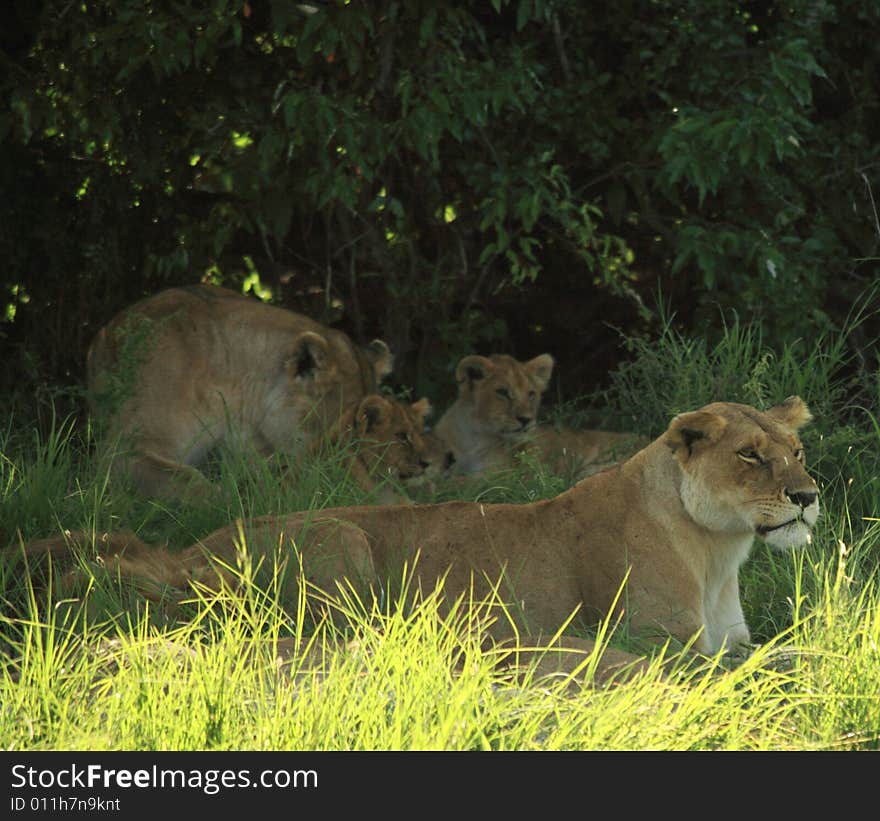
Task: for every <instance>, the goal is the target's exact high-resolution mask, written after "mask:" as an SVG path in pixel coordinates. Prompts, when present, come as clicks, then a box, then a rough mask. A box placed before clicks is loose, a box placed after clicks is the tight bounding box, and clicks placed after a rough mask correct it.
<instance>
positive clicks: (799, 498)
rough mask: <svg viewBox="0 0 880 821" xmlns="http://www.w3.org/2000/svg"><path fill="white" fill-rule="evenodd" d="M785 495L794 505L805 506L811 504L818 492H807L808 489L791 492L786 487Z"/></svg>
mask: <svg viewBox="0 0 880 821" xmlns="http://www.w3.org/2000/svg"><path fill="white" fill-rule="evenodd" d="M785 495H786V496H787V497H788V498H789V499H791V501H792V502H794V503H795V504H796V505H800V506H801V507H802V508H807V507H809V506H810V505H811V504H813V502H815V501H816V497H817V496H818V495H819V494H818V493H815V492H809V491H807V492H801V493H792V492H791V491H789V490H787V489H786V491H785Z"/></svg>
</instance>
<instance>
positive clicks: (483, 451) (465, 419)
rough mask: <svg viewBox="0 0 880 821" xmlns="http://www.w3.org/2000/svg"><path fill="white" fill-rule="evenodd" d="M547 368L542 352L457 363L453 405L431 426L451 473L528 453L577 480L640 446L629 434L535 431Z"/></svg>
mask: <svg viewBox="0 0 880 821" xmlns="http://www.w3.org/2000/svg"><path fill="white" fill-rule="evenodd" d="M553 366H554V361H553V357H552V356H551V355H550V354H546V353H545V354H541V355H540V356H536V357H535V358H534V359H530V360H529V361H528V362H519V361H518V360H516V359H514V358H513V357H512V356H507V355H506V354H493V355H492V356H488V357H486V356H473V355H472V356H466V357H464V359H462V360H461V361H460V362H459V363H458V367H457V368H456V371H455V378H456V380H457V382H458V398H457V399H456V400H455V402H454V403H453V405H452V406H451V407H450V408H449V409H448V410H447V411H446V413H444V414H443V416H442V417H441V418H440V421H439V422H438V423H437V425H436V427H435V432H436V434H437V435H438V436H439V437H440V438H441V439H442V440H443V441H444V442H445V443H446V445H447V447H448V448H449V450H450V452H451V454H452V458H453V459H454V465H453V467H454V469H455V471H456V472H459V473H464V474H480V473H484V472H486V471H487V470H493V469H499V468H505V467H510V466H512V465H513V464H514V461H515V457H516V456H517V455H520V454H531V455H534V456H537V457H538V459H539V460H540V461H541V462H544V463H545V464H547V465H548V466H549V467H552V468H553V469H554V470H556V471H557V472H564V473H567V474H571V475H574V476H575V477H577V478H582V477H583V476H587V475H589V474H590V473H595V472H597V471H599V470H603V469H604V468H606V467H609V466H610V465H612V464H614V463H616V462H618V461H620V460H621V459H624V458H626V457H628V456H630V455H632V454H633V453H635V451H636V450H638V449H639V448H640V447H642V446H644V445H645V444H647V440H646V439H642V438H640V437H637V436H635V435H633V434H629V433H613V432H610V431H601V430H572V429H570V428H557V427H555V426H553V425H546V424H536V419H537V415H538V408H539V406H540V403H541V396H542V395H543V393H544V391H545V390H546V389H547V385H548V384H549V382H550V376H551V375H552V373H553Z"/></svg>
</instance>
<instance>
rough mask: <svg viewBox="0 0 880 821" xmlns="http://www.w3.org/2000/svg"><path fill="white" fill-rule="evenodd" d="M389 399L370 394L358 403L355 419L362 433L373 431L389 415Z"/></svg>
mask: <svg viewBox="0 0 880 821" xmlns="http://www.w3.org/2000/svg"><path fill="white" fill-rule="evenodd" d="M388 409H389V408H388V400H387V399H384V398H383V397H381V396H379V395H378V394H370V395H369V396H366V397H364V398H363V399H362V400H361V403H360V405H358V409H357V414H356V415H355V421H356V422H357V428H358V431H360V433H362V434H363V433H372V432H373V431H374V430H375V429H376V428H377V427H378V426H379V424H380V423H381V422H382V420H383V419H385V417H386V416H387V415H388Z"/></svg>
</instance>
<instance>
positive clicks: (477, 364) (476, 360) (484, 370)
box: [455, 356, 495, 387]
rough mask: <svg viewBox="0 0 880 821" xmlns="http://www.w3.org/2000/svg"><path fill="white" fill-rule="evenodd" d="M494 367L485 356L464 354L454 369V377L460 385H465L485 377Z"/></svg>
mask: <svg viewBox="0 0 880 821" xmlns="http://www.w3.org/2000/svg"><path fill="white" fill-rule="evenodd" d="M494 368H495V366H494V365H493V364H492V360H491V359H487V358H486V357H485V356H466V357H464V359H462V360H461V362H459V363H458V367H457V368H456V369H455V379H456V381H457V382H458V383H459V385H460V386H461V387H465V385H472V384H473V383H474V382H477V381H479V380H480V379H485V378H486V377H487V376H488V375H489V374H490V373H492V371H493V369H494Z"/></svg>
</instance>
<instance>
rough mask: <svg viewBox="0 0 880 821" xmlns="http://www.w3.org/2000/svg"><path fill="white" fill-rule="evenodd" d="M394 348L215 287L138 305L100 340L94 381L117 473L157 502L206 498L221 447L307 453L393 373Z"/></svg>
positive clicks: (95, 346)
mask: <svg viewBox="0 0 880 821" xmlns="http://www.w3.org/2000/svg"><path fill="white" fill-rule="evenodd" d="M391 366H392V356H391V353H390V351H389V350H388V346H387V345H386V344H385V343H384V342H382V341H380V340H375V341H374V342H372V343H371V344H370V345H369V347H367V348H366V349H362V348H360V347H358V346H356V345H355V344H353V343H352V341H351V340H350V339H349V338H348V337H347V336H346V335H345V334H344V333H342V332H340V331H337V330H333V329H330V328H326V327H324V326H322V325H320V324H319V323H317V322H315V321H313V320H311V319H309V318H308V317H306V316H303V315H301V314H298V313H294V312H293V311H288V310H284V309H282V308H277V307H274V306H270V305H266V304H264V303H261V302H258V301H257V300H255V299H252V298H249V297H245V296H242V295H240V294H236V293H235V292H233V291H228V290H225V289H223V288H217V287H215V286H211V285H197V286H193V287H188V288H171V289H169V290H166V291H162V292H161V293H158V294H156V295H155V296H152V297H149V298H147V299H145V300H143V301H141V302H138V303H137V304H135V305H133V306H131V307H130V308H128V309H126V310H125V311H123V312H122V313H120V314H119V315H117V316H116V317H115V318H114V319H113V320H111V321H110V322H109V323H108V324H107V325H106V326H105V327H104V328H102V329H101V330H100V331H99V332H98V334H97V336H96V338H95V340H94V341H93V343H92V345H91V347H90V349H89V353H88V360H87V380H88V390H89V396H90V403H91V407H92V411H93V413H94V414H95V415H96V416H98V417H105V418H106V420H107V423H108V424H107V430H106V433H105V438H106V441H107V443H108V445H110V446H112V447H119V448H120V453H119V455H118V456H117V458H116V459H115V467H116V468H125V469H127V470H129V471H130V473H131V476H132V478H133V479H134V482H135V484H136V486H137V487H138V488H139V489H140V490H141V491H142V492H144V493H146V494H148V495H167V496H181V495H183V494H185V495H189V496H202V495H204V494H205V493H206V492H207V491H208V490H209V488H210V484H209V482H208V481H207V479H206V478H205V477H204V475H203V474H202V473H201V472H200V471H199V470H197V468H198V467H199V466H201V465H202V464H203V463H204V461H205V458H206V456H207V455H208V453H209V451H210V450H211V449H212V448H213V447H214V446H215V445H217V444H218V443H219V442H221V441H228V440H229V439H230V438H232V437H235V438H236V444H237V445H245V446H248V447H251V448H254V449H255V450H257V451H259V452H260V453H263V454H269V453H272V452H275V451H285V450H296V449H297V448H298V447H299V446H301V445H302V444H303V443H304V442H307V441H309V440H311V439H313V438H314V437H315V436H317V435H318V434H320V433H321V432H322V431H324V430H325V429H326V428H327V427H328V425H329V424H331V423H332V422H333V421H334V420H335V419H336V418H337V416H338V415H339V414H340V412H341V411H342V409H343V408H345V407H346V406H348V405H350V404H351V403H353V402H355V401H357V400H358V399H360V398H362V397H363V396H365V395H366V394H368V393H372V392H374V391H375V390H376V388H377V387H378V384H379V382H380V381H381V380H382V378H383V377H384V376H386V375H387V374H388V373H390V371H391Z"/></svg>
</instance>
